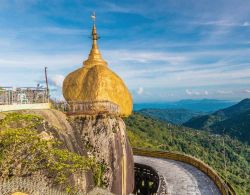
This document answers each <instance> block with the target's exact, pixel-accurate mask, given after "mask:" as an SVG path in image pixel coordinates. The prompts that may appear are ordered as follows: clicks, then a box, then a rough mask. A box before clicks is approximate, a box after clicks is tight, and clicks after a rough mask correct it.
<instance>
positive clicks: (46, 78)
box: [44, 67, 49, 100]
mask: <svg viewBox="0 0 250 195" xmlns="http://www.w3.org/2000/svg"><path fill="white" fill-rule="evenodd" d="M47 69H48V68H47V67H45V69H44V72H45V82H46V90H47V99H48V100H49V83H48V74H47Z"/></svg>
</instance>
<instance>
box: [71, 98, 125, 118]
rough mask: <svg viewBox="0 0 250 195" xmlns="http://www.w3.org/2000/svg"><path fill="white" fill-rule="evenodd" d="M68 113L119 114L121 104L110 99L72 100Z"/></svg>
mask: <svg viewBox="0 0 250 195" xmlns="http://www.w3.org/2000/svg"><path fill="white" fill-rule="evenodd" d="M67 106H68V108H67V109H66V110H67V115H95V114H103V113H108V114H119V113H120V109H119V106H118V105H117V104H115V103H113V102H110V101H85V102H81V101H70V102H68V104H67Z"/></svg>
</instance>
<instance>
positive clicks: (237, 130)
mask: <svg viewBox="0 0 250 195" xmlns="http://www.w3.org/2000/svg"><path fill="white" fill-rule="evenodd" d="M183 125H184V126H187V127H191V128H195V129H201V130H207V131H211V132H213V133H216V134H223V133H225V134H228V135H230V136H231V137H235V138H237V139H239V140H241V141H245V142H248V143H250V99H249V98H248V99H244V100H242V101H240V102H239V103H238V104H235V105H233V106H230V107H228V108H225V109H221V110H218V111H216V112H214V113H212V114H208V115H204V116H198V117H195V118H192V119H190V120H189V121H187V122H186V123H184V124H183Z"/></svg>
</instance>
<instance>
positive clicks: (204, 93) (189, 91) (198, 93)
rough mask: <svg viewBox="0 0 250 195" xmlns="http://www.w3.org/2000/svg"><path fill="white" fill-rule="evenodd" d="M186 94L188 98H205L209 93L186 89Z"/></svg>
mask: <svg viewBox="0 0 250 195" xmlns="http://www.w3.org/2000/svg"><path fill="white" fill-rule="evenodd" d="M185 92H186V94H187V95H189V96H207V95H208V94H209V92H208V91H207V90H204V91H203V90H199V91H198V90H189V89H186V90H185Z"/></svg>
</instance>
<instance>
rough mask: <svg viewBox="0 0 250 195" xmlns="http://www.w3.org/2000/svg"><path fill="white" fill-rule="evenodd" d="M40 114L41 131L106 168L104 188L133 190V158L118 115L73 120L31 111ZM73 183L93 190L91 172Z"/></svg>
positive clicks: (56, 113) (54, 113) (120, 191)
mask: <svg viewBox="0 0 250 195" xmlns="http://www.w3.org/2000/svg"><path fill="white" fill-rule="evenodd" d="M20 112H22V113H29V114H36V115H40V116H42V117H43V118H44V119H45V124H44V125H43V126H42V127H40V128H39V129H40V130H39V131H44V135H45V136H46V135H47V136H48V135H52V136H54V137H55V138H56V139H59V140H60V141H61V142H62V143H63V145H64V147H66V148H67V149H68V150H69V151H72V152H76V153H78V154H80V155H83V156H94V157H95V158H96V160H97V161H98V162H101V163H102V164H103V167H104V185H105V186H106V188H107V189H108V190H109V191H111V192H113V193H114V194H118V195H119V194H129V193H131V192H133V187H134V182H133V181H134V172H133V170H134V164H133V155H132V150H131V148H130V145H129V143H128V139H127V136H126V126H125V124H124V122H123V120H122V119H121V118H120V117H117V116H110V115H97V116H80V117H72V118H70V120H68V118H67V117H66V115H65V114H63V113H62V112H59V111H57V110H29V111H20ZM72 182H74V183H75V184H76V183H77V186H80V187H81V190H84V191H89V190H91V189H92V188H93V187H94V181H93V177H92V175H91V173H86V174H85V175H81V176H78V175H75V176H74V177H72Z"/></svg>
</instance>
